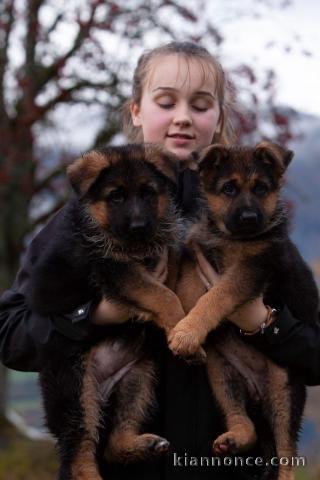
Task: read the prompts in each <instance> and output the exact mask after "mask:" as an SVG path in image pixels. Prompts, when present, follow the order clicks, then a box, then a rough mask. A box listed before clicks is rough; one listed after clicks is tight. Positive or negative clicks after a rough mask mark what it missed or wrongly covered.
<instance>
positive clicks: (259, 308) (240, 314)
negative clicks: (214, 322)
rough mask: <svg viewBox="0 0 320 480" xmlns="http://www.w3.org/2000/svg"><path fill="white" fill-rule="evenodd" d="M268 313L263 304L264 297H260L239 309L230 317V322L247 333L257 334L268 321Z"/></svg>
mask: <svg viewBox="0 0 320 480" xmlns="http://www.w3.org/2000/svg"><path fill="white" fill-rule="evenodd" d="M268 313H269V311H268V309H267V307H266V306H265V304H264V303H263V297H262V295H260V296H259V297H257V298H255V299H254V300H252V301H251V302H248V303H245V304H244V305H242V307H239V308H238V309H237V310H236V311H235V312H234V313H233V314H232V315H230V316H229V320H230V321H231V322H232V323H234V324H235V325H236V326H237V327H239V328H241V330H244V331H245V332H255V331H256V330H257V331H258V330H259V328H260V327H261V325H262V324H263V322H265V321H266V320H267V318H268Z"/></svg>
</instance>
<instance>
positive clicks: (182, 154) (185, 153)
mask: <svg viewBox="0 0 320 480" xmlns="http://www.w3.org/2000/svg"><path fill="white" fill-rule="evenodd" d="M170 150H171V152H172V153H174V154H175V155H176V156H177V157H178V158H179V160H181V161H182V162H183V161H186V160H188V159H189V158H190V155H191V152H192V150H184V149H182V148H174V149H170Z"/></svg>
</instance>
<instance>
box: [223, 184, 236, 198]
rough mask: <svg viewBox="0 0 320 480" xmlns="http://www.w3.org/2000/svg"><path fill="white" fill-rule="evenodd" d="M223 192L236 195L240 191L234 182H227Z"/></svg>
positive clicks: (232, 195)
mask: <svg viewBox="0 0 320 480" xmlns="http://www.w3.org/2000/svg"><path fill="white" fill-rule="evenodd" d="M222 192H223V193H224V194H225V195H228V196H229V197H235V196H236V195H237V193H238V189H237V187H236V186H235V184H234V183H231V182H229V183H225V184H224V185H223V187H222Z"/></svg>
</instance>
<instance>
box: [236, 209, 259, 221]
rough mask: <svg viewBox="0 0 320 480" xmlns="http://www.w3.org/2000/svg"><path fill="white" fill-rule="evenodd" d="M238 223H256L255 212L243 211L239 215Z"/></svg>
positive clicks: (256, 216)
mask: <svg viewBox="0 0 320 480" xmlns="http://www.w3.org/2000/svg"><path fill="white" fill-rule="evenodd" d="M240 221H241V222H242V223H251V224H252V223H257V221H258V215H257V214H256V212H252V211H251V210H244V211H243V212H241V214H240Z"/></svg>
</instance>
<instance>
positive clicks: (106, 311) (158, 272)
mask: <svg viewBox="0 0 320 480" xmlns="http://www.w3.org/2000/svg"><path fill="white" fill-rule="evenodd" d="M151 275H152V276H153V277H154V278H155V279H156V280H158V282H160V283H164V282H165V281H166V279H167V275H168V250H166V251H165V252H164V253H163V254H162V256H161V257H160V260H159V262H158V264H157V266H156V268H155V269H154V271H153V272H151ZM135 314H136V312H134V311H133V310H132V309H131V308H129V307H126V306H125V305H120V304H119V303H114V302H112V301H111V300H107V299H106V298H104V297H103V298H102V299H101V301H100V302H99V303H98V305H97V306H96V307H95V309H94V310H93V312H92V315H91V321H92V323H94V324H95V325H109V324H110V325H114V324H119V323H124V322H126V321H128V320H129V319H130V318H132V317H133V316H135Z"/></svg>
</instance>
